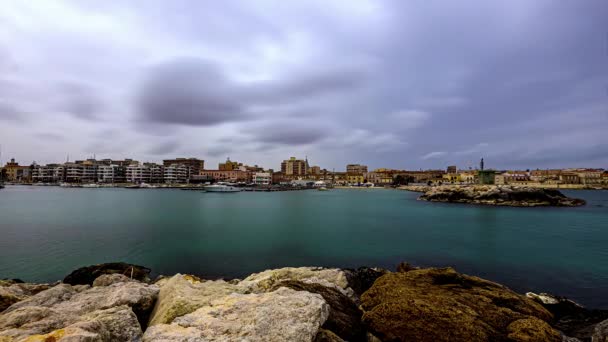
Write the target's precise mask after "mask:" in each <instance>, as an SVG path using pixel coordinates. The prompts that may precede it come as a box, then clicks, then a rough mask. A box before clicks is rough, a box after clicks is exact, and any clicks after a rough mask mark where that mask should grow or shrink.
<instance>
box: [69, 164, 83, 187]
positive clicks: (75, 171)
mask: <svg viewBox="0 0 608 342" xmlns="http://www.w3.org/2000/svg"><path fill="white" fill-rule="evenodd" d="M64 166H65V181H66V182H68V183H80V182H81V181H82V176H83V174H84V165H82V164H77V163H65V164H64Z"/></svg>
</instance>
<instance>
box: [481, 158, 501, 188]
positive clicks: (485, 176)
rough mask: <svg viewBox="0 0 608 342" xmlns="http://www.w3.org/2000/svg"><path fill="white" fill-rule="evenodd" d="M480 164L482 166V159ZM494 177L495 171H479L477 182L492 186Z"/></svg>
mask: <svg viewBox="0 0 608 342" xmlns="http://www.w3.org/2000/svg"><path fill="white" fill-rule="evenodd" d="M481 164H482V165H483V159H481ZM495 175H496V171H494V170H479V171H478V172H477V177H478V182H479V184H486V185H489V184H494V176H495Z"/></svg>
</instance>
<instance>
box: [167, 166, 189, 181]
mask: <svg viewBox="0 0 608 342" xmlns="http://www.w3.org/2000/svg"><path fill="white" fill-rule="evenodd" d="M190 172H191V167H190V166H187V165H185V164H179V163H175V164H169V165H168V166H165V172H164V180H165V183H169V184H173V183H187V182H188V179H189V177H190Z"/></svg>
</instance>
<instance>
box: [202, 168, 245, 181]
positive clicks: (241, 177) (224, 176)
mask: <svg viewBox="0 0 608 342" xmlns="http://www.w3.org/2000/svg"><path fill="white" fill-rule="evenodd" d="M199 175H201V176H209V177H211V178H212V179H213V180H215V181H224V182H246V183H251V180H252V177H253V173H252V172H249V171H243V170H230V171H222V170H202V171H201V172H200V173H199Z"/></svg>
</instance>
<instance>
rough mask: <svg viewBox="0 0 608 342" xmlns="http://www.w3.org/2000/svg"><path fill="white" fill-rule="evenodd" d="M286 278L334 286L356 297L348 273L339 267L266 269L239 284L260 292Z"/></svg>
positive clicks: (271, 287)
mask: <svg viewBox="0 0 608 342" xmlns="http://www.w3.org/2000/svg"><path fill="white" fill-rule="evenodd" d="M286 280H296V281H300V282H303V283H314V284H319V285H323V286H325V287H332V288H335V289H337V290H338V291H340V292H342V293H343V294H345V295H347V296H348V297H349V298H352V299H355V298H356V296H355V294H354V291H353V290H352V289H351V288H350V287H349V283H348V277H347V274H346V273H345V272H344V271H343V270H341V269H338V268H322V267H285V268H279V269H276V270H266V271H264V272H260V273H254V274H252V275H250V276H248V277H247V278H245V279H243V280H242V281H241V282H240V283H239V286H244V287H247V288H248V289H249V290H250V291H251V292H255V293H260V292H265V291H268V290H271V289H273V288H275V286H276V285H277V284H279V283H281V282H283V281H286Z"/></svg>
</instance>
